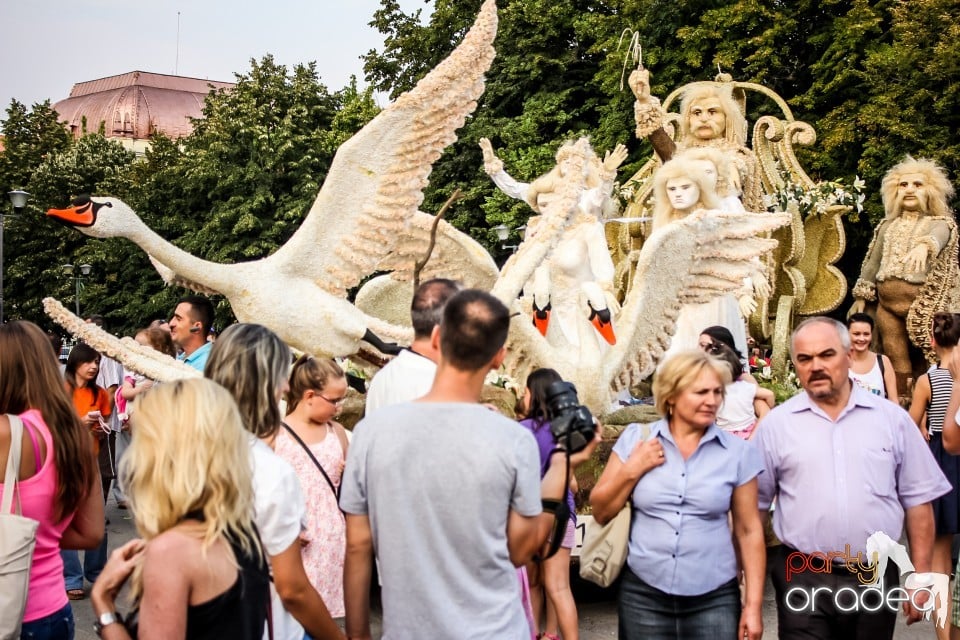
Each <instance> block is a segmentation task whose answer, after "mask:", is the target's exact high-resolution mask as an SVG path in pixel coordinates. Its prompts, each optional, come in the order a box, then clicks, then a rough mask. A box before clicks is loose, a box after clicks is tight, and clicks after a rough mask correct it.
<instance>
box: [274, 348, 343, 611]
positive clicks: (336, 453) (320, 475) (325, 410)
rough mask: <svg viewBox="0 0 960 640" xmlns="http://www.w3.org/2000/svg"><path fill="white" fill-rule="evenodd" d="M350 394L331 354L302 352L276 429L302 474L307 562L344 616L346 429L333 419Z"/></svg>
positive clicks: (280, 446) (327, 599)
mask: <svg viewBox="0 0 960 640" xmlns="http://www.w3.org/2000/svg"><path fill="white" fill-rule="evenodd" d="M346 397H347V377H346V375H345V374H344V373H343V369H341V368H340V365H338V364H337V363H336V362H334V361H333V360H330V359H329V358H314V357H313V356H310V355H304V356H302V357H301V358H300V359H299V360H297V361H296V363H294V365H293V371H291V372H290V391H289V392H288V393H287V417H286V420H285V421H284V423H283V429H281V430H280V431H279V432H278V433H277V440H276V446H275V449H276V452H277V455H278V456H280V457H281V458H283V459H284V460H286V461H287V462H288V463H290V466H291V467H293V470H294V471H295V472H296V473H297V477H298V478H299V479H300V486H301V487H303V492H304V495H305V496H306V503H307V529H306V531H305V533H304V535H303V538H304V539H305V540H306V542H307V544H306V546H304V547H303V549H302V550H301V551H302V554H303V566H304V569H306V572H307V577H308V578H310V584H312V585H313V586H314V588H316V590H317V591H318V592H319V593H320V596H321V597H322V598H323V602H324V603H325V604H326V605H327V609H329V610H330V615H332V616H334V617H335V618H342V617H343V615H344V607H343V558H344V553H345V552H346V545H347V537H346V536H347V533H346V524H345V522H344V519H343V513H341V512H340V507H339V506H338V505H337V496H338V494H339V491H340V478H341V476H342V475H343V463H344V460H346V456H347V433H346V430H344V428H343V426H342V425H341V424H340V423H339V422H337V421H336V420H334V418H335V417H336V416H337V415H338V414H339V413H340V408H341V407H343V401H344V400H345V399H346Z"/></svg>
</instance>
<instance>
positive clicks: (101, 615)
mask: <svg viewBox="0 0 960 640" xmlns="http://www.w3.org/2000/svg"><path fill="white" fill-rule="evenodd" d="M138 402H139V405H138V407H137V408H138V411H137V412H136V413H135V414H134V415H133V416H132V418H131V420H132V422H133V427H134V436H133V440H132V442H131V444H130V448H129V449H128V450H127V455H126V457H125V458H124V460H123V462H122V463H121V468H120V473H121V477H122V478H123V480H124V483H123V484H124V486H125V487H126V488H127V497H128V499H129V501H130V504H131V506H132V507H133V515H134V520H135V522H136V525H137V531H138V532H139V533H140V535H141V536H142V538H141V539H137V540H131V541H130V542H128V543H127V544H125V545H123V546H122V547H120V548H119V549H117V550H115V551H114V552H113V554H111V556H110V560H109V562H107V565H106V567H104V569H103V572H102V573H101V574H100V577H99V578H98V579H97V582H96V583H95V584H94V586H93V590H92V592H91V600H92V603H93V610H94V614H95V615H96V616H97V620H98V622H97V624H98V625H100V629H99V631H100V635H101V637H103V638H107V639H118V638H130V637H133V638H137V637H139V638H161V637H162V638H190V639H199V638H238V639H240V640H259V639H260V638H262V637H263V634H264V628H265V623H266V619H267V612H268V605H269V597H270V590H269V573H268V570H267V564H266V558H265V557H264V554H263V551H262V550H261V548H260V542H259V540H258V538H257V534H256V530H255V529H254V526H253V520H252V513H253V482H252V472H251V465H250V449H249V444H248V442H247V436H246V432H245V431H244V429H243V423H242V422H241V419H240V414H239V412H238V411H237V406H236V403H234V401H233V398H232V397H231V396H230V394H229V393H227V392H226V391H225V390H224V389H222V388H221V387H219V386H218V385H217V384H215V383H213V382H210V381H209V380H203V379H191V380H179V381H176V382H172V383H169V384H165V385H160V386H158V387H156V388H155V389H153V390H152V391H151V392H150V393H146V394H144V395H143V396H142V397H141V398H140V400H139V401H138ZM128 579H130V580H131V586H130V593H131V597H132V599H133V601H134V603H135V607H136V609H135V614H134V615H133V616H131V617H130V619H129V620H128V621H127V623H126V625H125V624H122V623H120V620H119V618H118V617H117V612H116V607H115V602H116V598H117V594H118V592H119V591H120V588H121V587H122V586H123V585H124V583H126V582H127V580H128Z"/></svg>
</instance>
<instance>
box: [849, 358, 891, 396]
mask: <svg viewBox="0 0 960 640" xmlns="http://www.w3.org/2000/svg"><path fill="white" fill-rule="evenodd" d="M881 357H883V356H881V355H879V354H878V355H877V359H876V360H875V361H874V363H873V368H872V369H870V371H868V372H866V373H857V372H855V371H854V370H853V369H852V368H851V369H850V379H851V380H853V381H854V382H855V383H856V384H858V385H859V386H860V387H861V388H862V389H866V390H867V391H869V392H870V393H872V394H873V395H875V396H880V397H881V398H886V397H887V387H886V385H885V384H883V372H881V371H880V358H881Z"/></svg>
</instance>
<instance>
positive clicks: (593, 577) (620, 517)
mask: <svg viewBox="0 0 960 640" xmlns="http://www.w3.org/2000/svg"><path fill="white" fill-rule="evenodd" d="M641 430H642V431H641V433H642V439H643V440H646V439H648V438H649V437H650V425H649V424H643V425H641ZM631 513H632V507H631V506H630V498H627V504H625V505H623V508H622V509H620V512H619V513H618V514H617V515H615V516H614V517H613V520H611V521H610V522H608V523H607V524H605V525H601V524H599V523H598V522H597V521H596V520H592V521H590V522H588V523H587V526H586V529H585V530H584V532H583V547H582V548H581V549H580V577H581V578H583V579H584V580H589V581H590V582H592V583H594V584H598V585H600V586H601V587H609V586H610V585H611V584H613V582H614V581H615V580H616V579H617V576H619V575H620V571H622V570H623V565H624V564H626V562H627V542H628V541H629V539H630V516H631Z"/></svg>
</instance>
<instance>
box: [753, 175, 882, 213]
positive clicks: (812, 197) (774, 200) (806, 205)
mask: <svg viewBox="0 0 960 640" xmlns="http://www.w3.org/2000/svg"><path fill="white" fill-rule="evenodd" d="M864 186H866V184H865V183H864V181H863V180H861V179H860V177H859V176H856V177H854V180H853V184H852V185H850V186H849V187H847V185H845V184H844V183H843V182H841V181H840V180H828V181H824V182H818V183H816V184H814V185H813V188H812V189H806V188H804V187H803V185H799V184H796V183H795V182H792V181H790V180H787V181H786V182H785V183H784V185H783V186H782V187H781V188H779V189H777V191H776V192H774V193H771V194H766V195H764V196H763V203H764V205H765V206H766V207H767V209H768V210H769V211H787V208H788V207H789V206H790V204H791V203H793V204H795V205H796V206H797V209H798V210H799V211H800V215H801V216H803V217H804V218H806V217H807V216H810V215H813V214H816V215H822V214H824V213H826V212H827V210H828V209H829V208H830V207H833V206H837V205H840V206H849V207H852V208H853V209H855V210H856V212H857V215H859V214H860V213H862V212H863V202H864V200H866V197H867V196H866V194H864V193H863V188H864Z"/></svg>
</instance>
